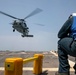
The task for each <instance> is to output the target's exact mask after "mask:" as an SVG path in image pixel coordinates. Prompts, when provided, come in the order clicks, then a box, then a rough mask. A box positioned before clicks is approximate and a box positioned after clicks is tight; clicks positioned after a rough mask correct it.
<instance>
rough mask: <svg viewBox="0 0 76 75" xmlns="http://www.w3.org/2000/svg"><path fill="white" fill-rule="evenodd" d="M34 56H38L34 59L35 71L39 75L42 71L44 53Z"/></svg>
mask: <svg viewBox="0 0 76 75" xmlns="http://www.w3.org/2000/svg"><path fill="white" fill-rule="evenodd" d="M34 57H37V58H38V59H36V60H34V68H33V73H34V74H36V75H38V74H41V73H42V60H43V55H42V54H35V55H34Z"/></svg>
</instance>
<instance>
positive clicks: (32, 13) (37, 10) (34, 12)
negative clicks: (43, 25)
mask: <svg viewBox="0 0 76 75" xmlns="http://www.w3.org/2000/svg"><path fill="white" fill-rule="evenodd" d="M41 11H42V10H41V9H39V8H36V9H35V10H34V11H33V12H31V13H30V14H29V15H27V16H26V17H25V18H24V19H20V18H17V17H14V16H12V15H9V14H7V13H4V12H2V11H0V13H1V14H3V15H6V16H8V17H11V18H14V19H18V20H21V21H24V20H25V19H27V18H29V17H31V16H34V15H36V14H38V13H40V12H41Z"/></svg>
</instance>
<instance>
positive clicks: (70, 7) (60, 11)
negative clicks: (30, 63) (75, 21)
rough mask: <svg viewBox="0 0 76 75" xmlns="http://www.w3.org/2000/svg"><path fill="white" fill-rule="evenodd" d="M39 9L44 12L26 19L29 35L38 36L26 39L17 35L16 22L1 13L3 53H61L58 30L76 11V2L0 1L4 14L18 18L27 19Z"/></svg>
mask: <svg viewBox="0 0 76 75" xmlns="http://www.w3.org/2000/svg"><path fill="white" fill-rule="evenodd" d="M36 8H40V9H42V10H43V11H42V12H41V13H38V14H36V15H34V16H31V17H30V18H27V19H26V24H27V26H28V27H29V34H31V35H34V37H25V38H22V37H21V33H19V32H17V31H15V32H13V28H12V25H11V24H10V23H12V22H13V21H14V19H13V18H10V17H8V16H5V15H3V14H0V50H10V51H19V50H24V51H51V50H57V41H58V40H59V38H58V37H57V34H58V31H59V30H60V28H61V26H62V25H63V24H64V23H65V21H66V20H67V19H68V17H69V15H70V14H72V13H73V12H76V0H0V11H3V12H5V13H7V14H10V15H12V16H15V17H18V18H25V17H26V16H27V15H29V14H30V13H31V12H32V11H33V10H35V9H36ZM36 23H37V24H43V25H44V26H39V25H36Z"/></svg>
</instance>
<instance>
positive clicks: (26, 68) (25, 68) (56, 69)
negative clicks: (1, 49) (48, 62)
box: [0, 67, 74, 71]
mask: <svg viewBox="0 0 76 75" xmlns="http://www.w3.org/2000/svg"><path fill="white" fill-rule="evenodd" d="M42 70H43V71H46V70H47V71H58V68H42ZM0 71H4V67H0ZM23 71H33V67H23ZM70 71H74V69H73V68H71V69H70Z"/></svg>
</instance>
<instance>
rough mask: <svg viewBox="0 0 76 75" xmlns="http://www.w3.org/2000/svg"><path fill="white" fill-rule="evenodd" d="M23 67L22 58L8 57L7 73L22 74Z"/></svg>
mask: <svg viewBox="0 0 76 75" xmlns="http://www.w3.org/2000/svg"><path fill="white" fill-rule="evenodd" d="M22 68H23V59H22V58H7V59H6V60H5V75H22Z"/></svg>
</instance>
